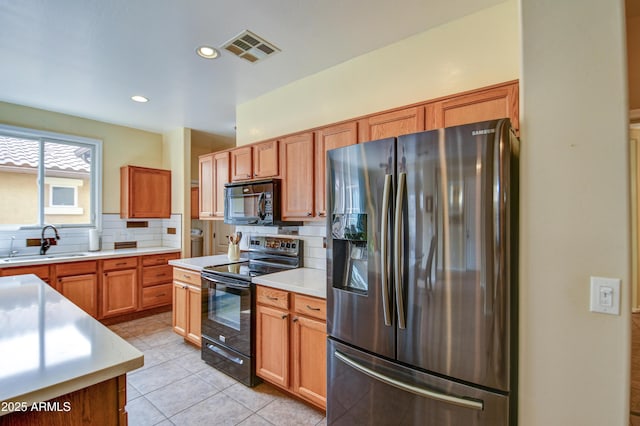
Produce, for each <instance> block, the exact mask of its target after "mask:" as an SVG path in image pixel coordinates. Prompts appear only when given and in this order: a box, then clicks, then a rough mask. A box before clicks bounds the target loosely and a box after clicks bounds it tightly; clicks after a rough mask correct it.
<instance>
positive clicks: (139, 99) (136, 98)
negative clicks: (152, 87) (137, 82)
mask: <svg viewBox="0 0 640 426" xmlns="http://www.w3.org/2000/svg"><path fill="white" fill-rule="evenodd" d="M131 100H132V101H135V102H141V103H145V102H149V98H145V97H144V96H140V95H133V96H132V97H131Z"/></svg>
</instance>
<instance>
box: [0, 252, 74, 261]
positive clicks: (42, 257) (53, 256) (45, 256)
mask: <svg viewBox="0 0 640 426" xmlns="http://www.w3.org/2000/svg"><path fill="white" fill-rule="evenodd" d="M84 256H87V253H59V254H43V255H41V254H35V255H30V256H15V257H5V258H3V259H0V262H2V263H17V262H27V261H29V260H51V259H71V258H74V257H84Z"/></svg>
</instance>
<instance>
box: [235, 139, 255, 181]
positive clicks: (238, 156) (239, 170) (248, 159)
mask: <svg viewBox="0 0 640 426" xmlns="http://www.w3.org/2000/svg"><path fill="white" fill-rule="evenodd" d="M252 176H253V165H252V152H251V147H250V146H245V147H242V148H236V149H234V150H231V180H232V181H234V182H235V181H239V180H248V179H251V177H252Z"/></svg>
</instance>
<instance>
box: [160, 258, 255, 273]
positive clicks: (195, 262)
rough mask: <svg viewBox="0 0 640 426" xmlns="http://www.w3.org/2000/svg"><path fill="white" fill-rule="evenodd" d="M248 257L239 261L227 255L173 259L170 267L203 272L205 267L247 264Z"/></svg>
mask: <svg viewBox="0 0 640 426" xmlns="http://www.w3.org/2000/svg"><path fill="white" fill-rule="evenodd" d="M246 261H247V259H246V257H242V256H241V257H240V259H239V260H236V261H231V260H229V258H228V257H227V255H226V254H216V255H213V256H202V257H190V258H187V259H173V260H170V261H169V265H173V266H177V267H179V268H185V269H190V270H192V271H198V272H201V271H202V268H204V267H205V266H220V265H228V264H230V263H238V262H246Z"/></svg>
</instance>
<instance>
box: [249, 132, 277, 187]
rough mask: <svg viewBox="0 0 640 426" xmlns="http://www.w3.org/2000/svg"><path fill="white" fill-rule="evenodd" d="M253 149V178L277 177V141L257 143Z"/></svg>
mask: <svg viewBox="0 0 640 426" xmlns="http://www.w3.org/2000/svg"><path fill="white" fill-rule="evenodd" d="M252 147H253V177H254V178H266V177H271V176H277V175H278V141H268V142H262V143H258V144H255V145H253V146H252Z"/></svg>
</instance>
